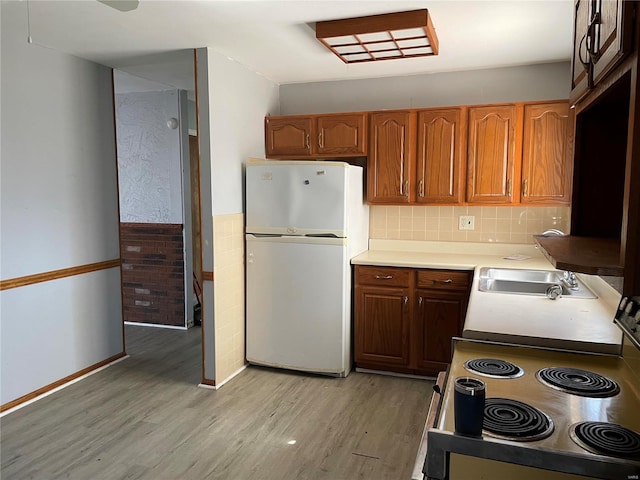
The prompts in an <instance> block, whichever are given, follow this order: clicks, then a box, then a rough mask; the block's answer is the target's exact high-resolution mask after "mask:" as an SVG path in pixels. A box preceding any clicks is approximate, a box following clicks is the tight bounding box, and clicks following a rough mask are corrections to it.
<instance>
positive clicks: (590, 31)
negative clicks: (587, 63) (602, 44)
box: [587, 12, 601, 63]
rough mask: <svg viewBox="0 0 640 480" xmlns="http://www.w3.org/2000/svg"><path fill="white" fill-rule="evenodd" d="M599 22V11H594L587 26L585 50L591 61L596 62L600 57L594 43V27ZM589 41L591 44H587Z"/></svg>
mask: <svg viewBox="0 0 640 480" xmlns="http://www.w3.org/2000/svg"><path fill="white" fill-rule="evenodd" d="M600 23H601V22H600V12H595V13H594V14H593V18H592V19H591V21H590V22H589V27H588V28H587V52H588V53H589V58H590V59H591V63H596V61H597V60H598V58H599V57H600V52H598V51H596V49H597V48H598V45H597V43H596V28H597V26H598V24H600ZM589 42H590V43H591V44H589Z"/></svg>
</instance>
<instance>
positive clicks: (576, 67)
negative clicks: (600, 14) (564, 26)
mask: <svg viewBox="0 0 640 480" xmlns="http://www.w3.org/2000/svg"><path fill="white" fill-rule="evenodd" d="M591 9H592V3H591V0H576V1H575V3H574V11H573V53H572V55H571V94H570V96H569V98H570V99H571V103H573V104H575V102H577V101H578V100H579V99H580V98H582V97H583V96H584V94H585V93H587V91H588V90H589V88H590V87H591V85H590V81H591V60H590V57H589V50H588V48H589V43H590V41H591V40H590V39H588V38H587V34H588V31H589V20H590V19H591Z"/></svg>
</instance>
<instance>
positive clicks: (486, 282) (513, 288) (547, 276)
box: [478, 267, 598, 298]
mask: <svg viewBox="0 0 640 480" xmlns="http://www.w3.org/2000/svg"><path fill="white" fill-rule="evenodd" d="M479 273H480V281H479V283H478V289H479V290H480V291H482V292H493V293H514V294H519V295H540V296H548V297H549V298H557V297H558V296H561V295H562V296H566V297H573V298H598V297H597V295H595V294H594V293H593V292H592V291H591V290H589V288H588V287H587V286H586V285H585V284H584V283H583V282H581V281H580V280H578V279H577V278H575V279H574V281H575V282H576V284H575V285H574V286H573V288H572V287H571V286H570V285H569V283H570V282H569V281H567V278H565V272H563V271H558V270H551V271H550V270H518V269H515V268H492V267H483V268H481V269H480V272H479Z"/></svg>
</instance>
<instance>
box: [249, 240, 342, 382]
mask: <svg viewBox="0 0 640 480" xmlns="http://www.w3.org/2000/svg"><path fill="white" fill-rule="evenodd" d="M350 272H351V269H350V265H349V259H348V258H347V249H346V245H345V239H332V238H305V237H262V238H260V237H255V236H254V235H250V234H249V235H247V360H248V361H249V362H250V363H253V364H258V365H267V366H272V367H278V368H287V369H293V370H303V371H308V372H316V373H324V374H330V375H337V376H346V375H347V374H348V373H349V370H350V369H351V340H350V338H351V320H350V311H351V303H350V300H351V278H350V277H351V273H350Z"/></svg>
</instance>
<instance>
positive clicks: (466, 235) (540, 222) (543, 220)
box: [369, 205, 571, 243]
mask: <svg viewBox="0 0 640 480" xmlns="http://www.w3.org/2000/svg"><path fill="white" fill-rule="evenodd" d="M369 211H370V213H369V216H370V217H369V237H370V238H375V239H384V240H438V241H454V242H497V243H535V242H534V240H533V237H532V235H534V234H538V233H542V232H543V231H544V230H547V229H549V228H555V229H557V230H561V231H563V232H569V222H570V218H571V209H570V207H453V206H446V207H437V206H436V207H432V206H429V207H417V206H379V205H372V206H371V208H370V209H369ZM460 215H473V216H474V217H475V218H474V223H475V225H474V227H475V228H474V230H459V229H458V218H459V216H460Z"/></svg>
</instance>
